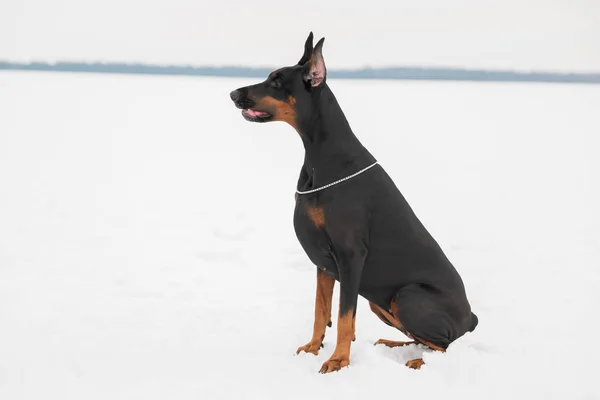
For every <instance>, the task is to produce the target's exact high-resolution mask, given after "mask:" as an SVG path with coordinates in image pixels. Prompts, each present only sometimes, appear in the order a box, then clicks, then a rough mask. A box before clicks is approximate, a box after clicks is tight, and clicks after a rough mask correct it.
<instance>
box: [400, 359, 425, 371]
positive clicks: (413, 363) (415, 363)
mask: <svg viewBox="0 0 600 400" xmlns="http://www.w3.org/2000/svg"><path fill="white" fill-rule="evenodd" d="M424 364H425V362H424V361H423V359H422V358H417V359H415V360H410V361H407V362H406V364H405V365H406V366H407V367H408V368H412V369H421V367H422V366H423V365H424Z"/></svg>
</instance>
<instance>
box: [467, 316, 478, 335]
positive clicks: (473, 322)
mask: <svg viewBox="0 0 600 400" xmlns="http://www.w3.org/2000/svg"><path fill="white" fill-rule="evenodd" d="M478 323H479V318H477V315H475V314H473V313H471V328H469V332H473V331H474V330H475V328H476V327H477V324H478Z"/></svg>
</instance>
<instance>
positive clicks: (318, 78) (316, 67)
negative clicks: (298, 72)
mask: <svg viewBox="0 0 600 400" xmlns="http://www.w3.org/2000/svg"><path fill="white" fill-rule="evenodd" d="M323 42H325V38H322V39H321V40H319V41H318V42H317V45H316V46H315V48H314V49H313V51H312V55H311V56H310V61H309V62H308V63H307V64H306V65H305V67H304V68H305V70H304V81H305V82H307V83H308V82H310V86H312V87H319V86H323V85H325V78H326V77H327V68H326V67H325V60H324V59H323Z"/></svg>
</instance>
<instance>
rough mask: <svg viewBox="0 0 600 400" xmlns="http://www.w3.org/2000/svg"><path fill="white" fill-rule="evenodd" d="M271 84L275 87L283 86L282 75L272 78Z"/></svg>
mask: <svg viewBox="0 0 600 400" xmlns="http://www.w3.org/2000/svg"><path fill="white" fill-rule="evenodd" d="M271 86H272V87H274V88H275V89H279V88H280V87H281V77H279V76H277V77H275V78H273V79H271Z"/></svg>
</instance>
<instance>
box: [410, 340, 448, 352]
mask: <svg viewBox="0 0 600 400" xmlns="http://www.w3.org/2000/svg"><path fill="white" fill-rule="evenodd" d="M415 340H416V341H417V342H419V343H423V344H424V345H425V346H427V347H429V348H430V349H431V350H435V351H441V352H442V353H445V352H446V349H445V348H443V347H440V346H438V345H435V344H433V343H431V342H429V341H427V340H424V339H421V338H418V337H415Z"/></svg>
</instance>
